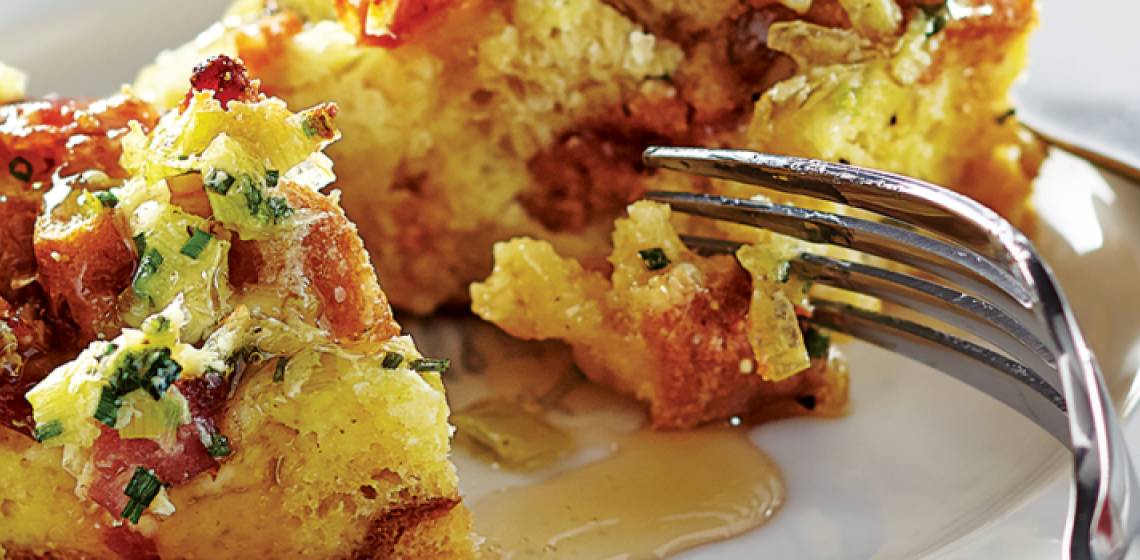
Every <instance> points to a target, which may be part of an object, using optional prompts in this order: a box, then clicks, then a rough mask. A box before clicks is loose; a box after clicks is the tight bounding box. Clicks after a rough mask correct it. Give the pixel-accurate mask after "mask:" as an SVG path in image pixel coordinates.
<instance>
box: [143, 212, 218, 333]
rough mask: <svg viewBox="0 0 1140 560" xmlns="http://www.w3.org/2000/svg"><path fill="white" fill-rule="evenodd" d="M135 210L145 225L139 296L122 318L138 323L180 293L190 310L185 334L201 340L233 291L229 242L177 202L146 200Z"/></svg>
mask: <svg viewBox="0 0 1140 560" xmlns="http://www.w3.org/2000/svg"><path fill="white" fill-rule="evenodd" d="M136 214H137V215H139V219H138V222H139V227H140V228H142V230H143V231H141V232H140V233H139V235H138V236H136V243H137V244H138V245H140V246H142V247H144V251H143V253H142V254H143V259H142V260H141V261H140V264H139V271H138V272H137V273H136V274H135V280H134V283H133V286H134V290H133V291H134V294H133V296H134V297H133V298H132V299H131V301H130V304H129V306H128V308H127V310H126V312H125V313H124V314H123V318H124V319H125V320H126V322H127V324H128V325H130V326H133V327H139V326H140V325H141V324H142V321H143V320H144V319H146V318H147V317H149V316H151V315H152V314H154V313H156V312H157V311H159V310H161V309H164V308H165V307H166V306H168V305H170V302H171V301H173V300H174V298H175V297H176V296H178V295H179V294H181V295H182V298H183V307H184V308H185V309H186V311H187V312H188V313H189V320H188V321H187V324H186V326H185V327H184V333H183V334H184V336H185V338H186V339H187V340H188V341H191V342H196V341H198V340H201V338H202V337H203V336H204V335H205V334H206V331H207V329H208V328H210V327H212V326H213V325H214V324H215V323H216V322H217V321H218V320H220V319H221V317H222V316H223V315H224V313H225V312H226V311H227V309H225V308H223V302H224V301H226V299H228V295H229V290H230V288H229V282H228V281H227V280H226V278H227V276H228V271H229V269H228V263H227V258H226V257H227V254H228V252H229V247H230V244H229V242H227V241H222V240H220V239H213V238H212V237H211V236H209V234H207V233H205V231H204V230H205V229H207V223H206V221H205V220H204V219H202V218H199V217H197V216H193V215H191V214H187V213H185V212H182V211H181V210H179V209H177V208H176V207H173V206H163V207H154V206H145V205H144V206H142V207H140V209H139V211H138V212H136ZM203 236H205V237H204V238H203ZM203 239H205V242H202V241H203ZM211 239H212V240H211ZM188 247H189V248H190V250H187V248H188ZM191 253H192V254H193V255H192V254H191Z"/></svg>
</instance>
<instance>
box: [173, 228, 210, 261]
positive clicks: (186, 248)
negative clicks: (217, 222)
mask: <svg viewBox="0 0 1140 560" xmlns="http://www.w3.org/2000/svg"><path fill="white" fill-rule="evenodd" d="M213 238H214V236H213V235H210V234H209V233H206V232H204V231H202V230H200V229H198V228H194V235H191V236H190V239H187V240H186V244H185V245H183V246H182V250H181V251H180V252H181V253H182V254H183V255H186V256H187V257H190V258H192V259H197V258H198V255H201V254H202V251H203V250H205V248H206V245H208V244H209V243H210V240H211V239H213Z"/></svg>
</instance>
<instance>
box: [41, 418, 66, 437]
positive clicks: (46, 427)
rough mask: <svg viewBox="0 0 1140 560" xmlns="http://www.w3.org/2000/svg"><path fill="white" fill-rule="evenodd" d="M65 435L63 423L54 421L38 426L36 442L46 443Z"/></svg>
mask: <svg viewBox="0 0 1140 560" xmlns="http://www.w3.org/2000/svg"><path fill="white" fill-rule="evenodd" d="M62 433H63V422H60V421H59V420H52V421H50V422H44V423H43V424H36V441H45V440H49V439H51V438H53V437H56V436H58V435H60V434H62Z"/></svg>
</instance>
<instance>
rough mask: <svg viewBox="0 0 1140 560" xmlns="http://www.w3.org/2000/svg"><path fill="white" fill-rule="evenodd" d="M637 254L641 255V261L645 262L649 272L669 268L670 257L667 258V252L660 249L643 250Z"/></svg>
mask: <svg viewBox="0 0 1140 560" xmlns="http://www.w3.org/2000/svg"><path fill="white" fill-rule="evenodd" d="M637 254H638V255H641V260H643V261H645V268H648V269H649V270H661V269H662V268H665V267H667V266H669V257H667V256H665V250H664V249H662V248H660V247H654V248H652V249H642V250H640V251H638V252H637Z"/></svg>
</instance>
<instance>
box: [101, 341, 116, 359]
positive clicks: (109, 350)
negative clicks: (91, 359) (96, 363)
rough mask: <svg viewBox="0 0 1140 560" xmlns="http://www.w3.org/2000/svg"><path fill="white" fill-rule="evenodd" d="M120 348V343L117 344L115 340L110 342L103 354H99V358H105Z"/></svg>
mask: <svg viewBox="0 0 1140 560" xmlns="http://www.w3.org/2000/svg"><path fill="white" fill-rule="evenodd" d="M118 349H119V345H118V344H115V343H114V342H108V343H107V346H106V347H105V348H104V350H103V355H101V356H99V359H100V360H102V359H103V358H106V357H107V356H110V355H111V354H114V353H115V350H118Z"/></svg>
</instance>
